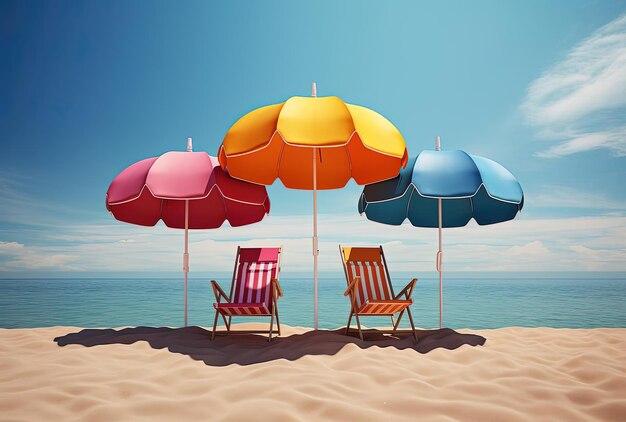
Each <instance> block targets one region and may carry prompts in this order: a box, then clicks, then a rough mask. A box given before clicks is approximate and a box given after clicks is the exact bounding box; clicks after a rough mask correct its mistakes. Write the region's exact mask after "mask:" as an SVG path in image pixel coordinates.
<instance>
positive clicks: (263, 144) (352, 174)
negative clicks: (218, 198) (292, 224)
mask: <svg viewBox="0 0 626 422" xmlns="http://www.w3.org/2000/svg"><path fill="white" fill-rule="evenodd" d="M407 159H408V153H407V150H406V144H405V142H404V139H403V138H402V135H401V134H400V132H399V131H398V129H396V127H395V126H394V125H393V124H392V123H391V122H389V120H387V119H386V118H384V117H383V116H381V115H380V114H378V113H376V112H375V111H372V110H370V109H368V108H365V107H361V106H357V105H352V104H347V103H344V102H343V101H342V100H341V99H340V98H338V97H320V98H318V97H316V95H315V84H314V85H313V96H312V97H292V98H289V99H288V100H287V101H285V102H284V103H281V104H274V105H269V106H266V107H261V108H259V109H256V110H253V111H252V112H250V113H248V114H246V115H245V116H243V117H242V118H241V119H239V120H238V121H237V122H236V123H235V124H234V125H233V126H232V127H231V128H230V130H229V131H228V133H227V134H226V136H225V138H224V141H223V142H222V145H221V146H220V150H219V161H220V164H221V165H222V167H223V168H224V169H226V170H227V171H228V173H229V174H230V175H231V176H232V177H235V178H237V179H242V180H246V181H249V182H253V183H258V184H263V185H271V184H272V183H274V181H275V180H276V179H277V178H278V179H280V180H281V181H282V182H283V184H284V185H285V186H286V187H288V188H292V189H305V190H313V232H314V233H313V255H314V260H313V263H314V283H315V287H314V289H315V293H314V298H315V299H314V301H315V315H314V320H315V324H314V325H315V328H316V329H317V254H318V250H317V190H318V189H337V188H341V187H344V186H345V185H346V183H348V181H349V180H350V178H354V180H355V181H356V183H358V184H360V185H364V184H370V183H374V182H379V181H382V180H386V179H391V178H393V177H396V176H397V175H398V172H399V171H400V168H402V167H404V166H406V163H407Z"/></svg>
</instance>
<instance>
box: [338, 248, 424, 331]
mask: <svg viewBox="0 0 626 422" xmlns="http://www.w3.org/2000/svg"><path fill="white" fill-rule="evenodd" d="M339 253H340V254H341V261H342V263H343V270H344V272H345V275H346V281H347V283H348V288H347V289H346V291H345V293H344V294H343V295H344V296H350V316H349V317H348V324H347V325H346V335H348V334H349V332H350V322H351V321H352V317H353V316H354V317H355V319H356V324H357V328H358V332H359V337H360V338H361V340H363V332H362V331H361V322H360V321H359V317H360V316H388V317H391V325H392V326H393V330H383V331H382V332H383V333H395V332H396V330H397V329H398V325H399V324H400V320H401V319H402V316H403V315H404V313H405V312H406V314H407V315H408V316H409V321H410V322H411V329H412V331H413V338H414V339H415V341H416V342H417V335H416V334H415V325H413V316H412V315H411V309H410V308H409V306H410V305H411V304H412V303H413V299H411V294H412V293H413V288H414V287H415V283H417V279H416V278H414V279H413V280H411V281H410V282H409V284H407V285H406V287H405V288H404V289H402V291H401V292H400V293H398V294H397V295H396V294H394V293H393V286H392V285H391V278H390V277H389V271H388V269H387V261H385V253H384V252H383V247H382V246H379V247H377V248H350V247H342V246H341V245H339ZM397 313H399V315H398V319H397V320H396V321H394V315H395V314H397Z"/></svg>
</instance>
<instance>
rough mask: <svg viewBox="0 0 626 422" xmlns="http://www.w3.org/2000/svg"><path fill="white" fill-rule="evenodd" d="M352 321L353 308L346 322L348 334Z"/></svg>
mask: <svg viewBox="0 0 626 422" xmlns="http://www.w3.org/2000/svg"><path fill="white" fill-rule="evenodd" d="M350 321H352V310H350V316H349V317H348V323H347V324H346V335H348V332H349V331H350Z"/></svg>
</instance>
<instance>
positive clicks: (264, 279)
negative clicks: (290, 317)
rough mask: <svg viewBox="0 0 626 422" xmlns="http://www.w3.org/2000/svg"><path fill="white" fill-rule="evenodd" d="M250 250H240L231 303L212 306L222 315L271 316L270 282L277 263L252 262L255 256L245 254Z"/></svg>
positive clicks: (274, 276) (274, 273)
mask: <svg viewBox="0 0 626 422" xmlns="http://www.w3.org/2000/svg"><path fill="white" fill-rule="evenodd" d="M251 250H252V249H241V252H240V260H239V264H238V268H237V274H236V277H235V280H234V284H233V287H232V293H231V302H230V303H216V304H214V305H213V306H214V307H215V309H217V310H218V311H219V312H220V313H222V314H224V315H227V316H233V315H236V316H239V315H268V316H269V315H271V312H272V300H271V299H272V294H273V292H272V283H271V281H272V279H273V278H276V272H277V268H278V263H277V262H275V261H256V260H253V259H251V258H252V257H254V256H256V255H254V254H251V253H246V252H249V251H251ZM246 258H247V259H246Z"/></svg>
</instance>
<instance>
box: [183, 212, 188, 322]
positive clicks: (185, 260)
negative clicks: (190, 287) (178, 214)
mask: <svg viewBox="0 0 626 422" xmlns="http://www.w3.org/2000/svg"><path fill="white" fill-rule="evenodd" d="M188 272H189V201H185V253H184V254H183V273H184V274H185V327H186V326H187V273H188Z"/></svg>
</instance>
